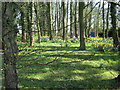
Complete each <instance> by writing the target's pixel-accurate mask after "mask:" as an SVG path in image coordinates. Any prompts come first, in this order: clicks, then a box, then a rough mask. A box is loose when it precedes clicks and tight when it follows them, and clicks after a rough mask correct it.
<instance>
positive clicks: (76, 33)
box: [74, 2, 78, 38]
mask: <svg viewBox="0 0 120 90" xmlns="http://www.w3.org/2000/svg"><path fill="white" fill-rule="evenodd" d="M76 12H77V2H75V15H74V19H75V37H76V38H78V30H77V13H76Z"/></svg>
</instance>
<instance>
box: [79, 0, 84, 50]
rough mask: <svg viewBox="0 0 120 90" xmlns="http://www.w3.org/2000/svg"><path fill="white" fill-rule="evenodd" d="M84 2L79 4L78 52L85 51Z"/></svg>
mask: <svg viewBox="0 0 120 90" xmlns="http://www.w3.org/2000/svg"><path fill="white" fill-rule="evenodd" d="M83 9H84V2H79V28H80V50H85V49H86V47H85V38H84V21H83Z"/></svg>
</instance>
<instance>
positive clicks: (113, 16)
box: [110, 2, 119, 47]
mask: <svg viewBox="0 0 120 90" xmlns="http://www.w3.org/2000/svg"><path fill="white" fill-rule="evenodd" d="M110 4H111V7H110V12H111V24H112V27H111V29H112V34H113V35H112V37H113V45H114V47H117V46H118V45H119V39H118V33H117V30H116V5H115V4H114V3H113V2H110Z"/></svg>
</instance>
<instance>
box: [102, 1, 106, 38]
mask: <svg viewBox="0 0 120 90" xmlns="http://www.w3.org/2000/svg"><path fill="white" fill-rule="evenodd" d="M102 9H103V10H102V19H103V39H105V18H104V1H103V6H102Z"/></svg>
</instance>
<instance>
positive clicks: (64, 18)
mask: <svg viewBox="0 0 120 90" xmlns="http://www.w3.org/2000/svg"><path fill="white" fill-rule="evenodd" d="M62 9H63V17H62V18H63V20H62V23H63V40H66V35H65V34H66V29H65V22H66V17H65V16H66V15H65V2H62Z"/></svg>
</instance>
